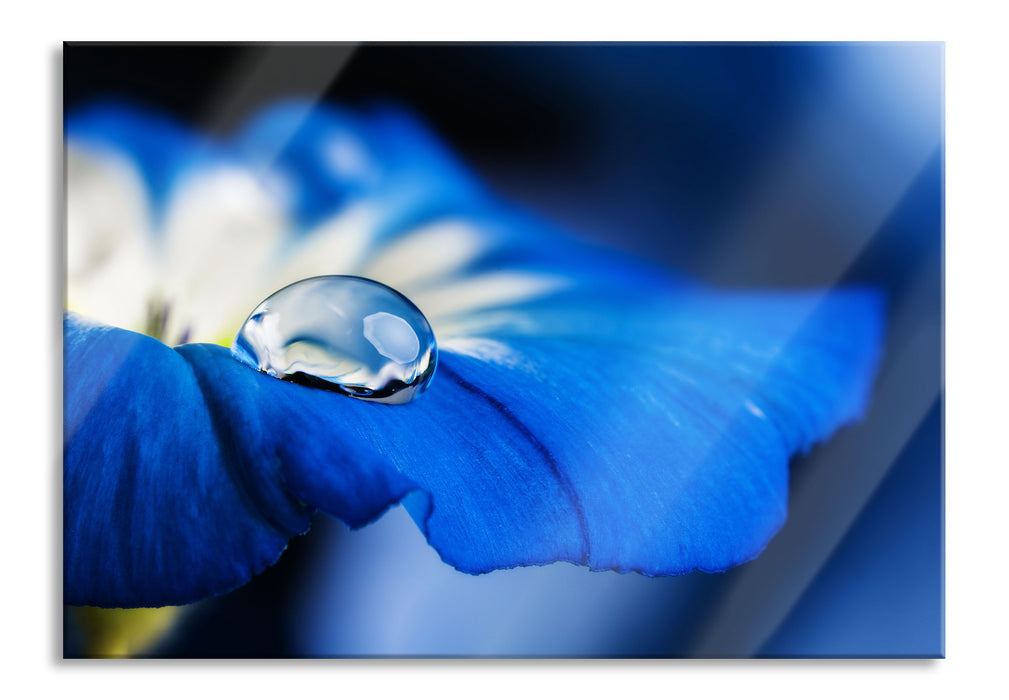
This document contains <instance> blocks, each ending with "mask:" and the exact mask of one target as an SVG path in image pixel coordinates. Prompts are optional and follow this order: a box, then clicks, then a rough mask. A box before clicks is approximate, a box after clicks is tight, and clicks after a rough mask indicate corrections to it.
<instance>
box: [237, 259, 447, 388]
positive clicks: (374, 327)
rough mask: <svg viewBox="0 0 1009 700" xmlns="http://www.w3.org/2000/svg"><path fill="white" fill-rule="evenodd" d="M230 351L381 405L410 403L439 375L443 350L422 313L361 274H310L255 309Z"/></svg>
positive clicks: (283, 374) (275, 371)
mask: <svg viewBox="0 0 1009 700" xmlns="http://www.w3.org/2000/svg"><path fill="white" fill-rule="evenodd" d="M231 352H232V354H233V355H234V356H235V357H236V358H238V359H239V360H241V361H242V362H244V363H245V364H247V365H249V366H251V367H255V368H256V369H258V370H259V371H261V372H266V373H267V374H269V375H270V376H273V377H278V378H280V379H286V380H288V381H291V382H295V383H298V384H304V385H306V386H312V387H318V388H322V389H328V390H330V391H337V392H339V393H341V394H346V395H347V396H353V397H354V398H358V399H365V400H368V401H378V402H381V403H407V402H408V401H412V400H413V399H415V398H417V397H418V396H420V395H421V394H422V393H423V392H424V391H425V390H426V389H427V387H428V384H430V382H431V378H432V377H433V376H434V370H435V366H436V365H437V362H438V348H437V345H436V344H435V339H434V333H433V332H432V331H431V326H430V324H428V322H427V319H426V318H424V315H423V314H422V313H421V312H420V310H419V309H418V308H417V307H416V306H414V305H413V303H412V302H411V301H410V300H409V299H407V298H406V297H404V296H403V295H402V294H400V293H399V292H397V291H395V290H393V289H390V288H389V287H386V286H385V285H384V284H380V283H378V282H375V281H372V280H369V279H365V278H363V277H347V276H337V275H333V276H329V277H312V278H310V279H306V280H302V281H300V282H295V283H294V284H292V285H289V286H287V287H284V288H283V289H281V290H280V291H279V292H275V293H274V294H273V295H271V296H270V297H268V298H267V299H266V300H265V301H263V303H261V304H260V305H259V306H257V307H256V308H255V309H254V310H253V312H252V313H251V314H249V318H248V319H246V321H245V323H244V324H242V327H241V329H240V330H239V331H238V334H237V335H236V336H235V340H234V342H233V343H232V344H231Z"/></svg>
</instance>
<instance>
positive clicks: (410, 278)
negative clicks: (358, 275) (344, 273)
mask: <svg viewBox="0 0 1009 700" xmlns="http://www.w3.org/2000/svg"><path fill="white" fill-rule="evenodd" d="M488 244H489V241H488V238H487V236H486V235H483V234H482V233H481V232H480V230H479V229H478V228H477V227H476V226H473V225H472V224H468V223H466V222H464V221H457V220H444V221H438V222H436V223H433V224H429V225H427V226H424V227H423V228H419V229H417V230H416V231H413V232H411V233H408V234H406V235H405V236H403V237H402V238H400V239H398V240H396V241H395V242H393V243H390V244H389V245H387V246H385V247H384V248H383V250H382V253H381V254H380V255H378V256H377V257H376V258H375V260H373V261H372V262H371V263H370V264H369V265H368V266H367V267H366V268H365V269H364V272H363V273H362V274H363V275H364V276H365V277H370V278H371V279H374V280H378V281H380V282H383V283H384V284H388V285H390V286H391V287H393V288H394V289H397V290H399V291H401V292H404V293H407V294H408V292H409V291H410V287H412V286H413V285H416V284H420V283H424V282H428V281H430V280H432V279H435V278H437V277H440V276H443V275H448V274H450V273H452V272H454V271H456V270H459V269H460V268H462V267H463V266H465V265H467V264H468V263H470V262H472V261H473V260H475V259H476V258H477V257H478V256H479V255H480V254H481V253H482V252H483V251H484V250H485V249H486V248H487V246H488ZM408 296H409V294H408Z"/></svg>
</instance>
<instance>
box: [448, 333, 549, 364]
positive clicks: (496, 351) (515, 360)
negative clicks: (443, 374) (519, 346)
mask: <svg viewBox="0 0 1009 700" xmlns="http://www.w3.org/2000/svg"><path fill="white" fill-rule="evenodd" d="M438 350H439V352H450V353H455V354H457V355H466V356H468V357H473V358H476V359H478V360H483V361H484V362H490V363H492V364H496V365H502V366H504V367H511V368H513V369H526V370H529V369H531V365H530V363H529V362H528V361H527V360H526V359H525V358H524V357H523V356H522V355H520V354H519V353H518V352H517V351H516V350H515V349H514V348H512V347H511V346H510V345H506V344H504V343H502V342H501V341H499V340H492V339H490V338H464V337H460V338H449V339H448V340H446V341H444V342H441V341H439V343H438Z"/></svg>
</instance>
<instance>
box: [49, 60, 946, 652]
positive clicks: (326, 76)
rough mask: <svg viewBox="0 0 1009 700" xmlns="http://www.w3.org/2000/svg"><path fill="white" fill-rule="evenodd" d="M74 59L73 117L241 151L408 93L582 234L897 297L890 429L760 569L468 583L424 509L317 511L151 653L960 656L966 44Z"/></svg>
mask: <svg viewBox="0 0 1009 700" xmlns="http://www.w3.org/2000/svg"><path fill="white" fill-rule="evenodd" d="M63 58H64V61H63V80H64V111H65V113H68V114H69V113H71V112H73V111H74V110H76V109H79V108H81V107H84V106H86V105H88V104H91V103H93V102H95V101H98V100H106V99H117V100H128V101H132V102H135V103H137V104H139V105H141V106H145V107H148V108H151V109H155V110H158V111H163V112H167V113H170V114H172V115H174V116H175V117H176V118H178V119H179V120H180V121H182V122H185V123H188V124H191V125H192V126H193V127H194V128H198V129H201V130H204V131H209V132H211V133H214V134H217V135H220V136H221V137H222V138H224V137H226V136H227V134H228V133H230V132H231V131H233V130H235V129H236V128H237V127H239V126H240V125H241V124H242V123H243V122H244V121H245V120H246V119H247V118H248V117H249V116H250V115H251V114H253V113H254V112H255V111H256V110H257V109H259V108H261V107H263V106H265V105H267V104H269V103H270V102H272V101H274V100H276V99H279V98H283V97H289V96H301V97H309V98H315V99H320V100H326V101H339V102H344V103H351V104H354V103H365V102H373V101H391V102H395V103H398V104H400V105H402V106H403V107H405V108H407V109H409V110H411V111H413V112H414V113H416V114H417V115H418V116H420V117H421V118H422V119H423V120H424V121H426V122H427V123H428V124H429V125H430V126H432V127H433V129H434V130H435V131H436V132H437V133H438V134H439V135H440V136H441V137H442V138H443V139H444V140H445V141H446V143H447V144H449V146H450V147H451V148H452V149H453V150H454V151H455V152H456V153H457V154H458V155H459V156H460V158H461V159H462V160H464V161H465V162H467V163H468V164H469V165H470V166H471V168H472V169H473V170H474V171H475V172H476V173H477V174H478V176H479V177H480V178H481V179H482V180H484V181H485V182H486V183H487V184H488V185H489V186H490V188H491V189H492V190H494V191H495V192H497V193H498V194H499V195H500V196H501V197H503V198H505V199H507V200H509V201H511V202H514V203H515V204H516V205H518V206H521V207H522V208H524V209H527V210H530V211H532V212H536V213H538V214H539V215H540V216H542V217H543V218H545V219H547V220H549V221H552V222H553V223H555V224H556V225H557V226H559V227H561V228H563V229H565V230H567V231H569V232H572V233H574V234H576V235H580V236H582V237H585V238H587V239H590V240H594V241H598V242H602V243H606V244H608V245H611V246H615V247H619V248H622V249H624V250H627V251H629V252H631V253H634V254H638V255H640V256H643V257H647V258H649V259H651V260H653V261H656V262H659V263H661V264H664V265H666V266H667V267H669V268H670V269H674V270H677V271H682V272H686V273H687V274H690V275H693V276H696V277H698V278H700V279H702V280H705V281H707V282H710V283H712V284H717V285H722V286H734V287H798V286H830V285H835V284H850V283H862V284H871V285H874V286H877V287H880V288H882V289H883V290H885V292H886V294H887V296H888V301H889V318H888V321H889V326H888V337H887V344H886V353H885V356H884V359H883V365H882V368H881V372H880V377H879V381H878V383H877V392H876V396H875V398H874V400H873V404H872V406H871V408H870V411H869V413H868V415H867V416H866V419H865V420H864V421H863V422H862V423H860V424H858V425H855V426H852V427H849V428H846V429H845V430H843V431H841V433H839V434H838V435H837V436H835V438H834V439H832V440H831V441H830V442H828V443H827V444H825V445H823V446H821V447H819V448H816V449H815V450H814V451H813V452H812V453H811V454H810V455H807V456H805V457H801V458H797V459H796V460H795V462H794V464H793V469H792V496H791V501H790V516H789V521H788V523H787V525H786V526H785V528H784V529H783V530H782V532H781V533H780V534H779V535H778V536H777V537H776V538H775V539H774V541H773V542H772V543H771V545H770V546H769V547H768V549H767V550H766V551H765V553H764V554H762V555H761V556H760V557H759V558H758V559H757V560H755V561H753V562H750V563H748V564H745V565H743V566H741V567H738V568H737V569H734V570H732V571H730V572H727V573H725V574H721V575H705V574H691V575H688V576H682V577H676V578H671V579H646V578H645V577H638V576H636V575H625V576H620V575H617V574H612V576H611V575H610V574H609V573H608V574H590V573H589V572H584V571H581V570H576V569H575V567H567V565H555V566H554V567H546V568H543V569H537V570H536V571H534V572H532V573H533V574H536V575H537V576H538V578H531V577H530V575H527V574H523V573H516V574H511V572H507V573H508V574H509V575H511V578H508V577H507V576H505V575H502V576H500V577H497V578H494V577H495V576H497V574H492V575H489V576H488V577H478V578H473V577H465V576H463V575H461V574H458V575H457V576H459V577H462V578H454V577H451V576H449V578H446V579H445V580H444V581H442V579H441V578H439V577H442V576H446V575H447V574H444V573H442V572H441V571H440V569H438V568H437V567H438V566H440V567H441V568H447V567H444V565H441V564H440V563H439V562H434V563H433V564H431V563H425V562H427V559H422V558H423V557H424V556H426V554H425V552H426V551H427V550H426V547H425V546H424V545H423V542H420V543H419V544H418V543H416V542H413V540H412V539H409V536H408V535H404V534H403V533H404V532H406V531H407V530H405V529H397V528H406V527H412V524H409V523H406V524H405V525H403V524H400V525H396V523H398V522H399V521H398V520H397V516H392V515H391V516H387V519H388V520H389V523H392V524H383V522H381V521H380V522H379V523H377V524H376V525H373V526H370V527H369V528H366V529H365V530H363V531H360V532H358V533H349V532H348V531H347V530H346V528H343V527H342V525H340V524H339V523H335V522H333V521H329V520H326V519H317V523H316V527H314V528H313V532H312V533H311V534H310V535H309V536H307V537H301V538H296V539H295V541H294V542H292V545H291V547H290V548H289V550H288V552H287V553H285V555H284V557H283V558H282V560H281V562H280V564H278V565H277V566H276V567H274V568H273V569H271V570H269V571H267V572H266V573H265V574H263V575H262V576H260V577H258V578H256V579H255V580H254V581H253V582H252V583H251V584H250V585H248V586H246V587H244V588H242V589H240V590H238V591H236V592H235V593H232V594H230V595H227V596H222V597H220V598H217V599H214V600H212V601H208V602H205V603H201V604H199V605H197V606H194V607H192V608H191V609H189V610H187V611H186V613H185V614H184V615H183V616H182V617H181V618H180V621H179V622H178V624H176V625H175V628H174V630H173V631H172V632H171V633H169V634H168V635H167V636H166V637H165V638H164V639H163V641H162V642H161V643H160V644H159V645H157V646H156V647H155V648H153V649H152V651H151V652H150V653H151V654H152V655H158V656H290V655H313V656H320V655H321V656H327V655H356V654H404V653H406V654H449V655H467V654H489V655H528V654H533V655H536V654H541V655H565V656H569V655H602V656H668V655H673V656H683V655H685V656H694V655H700V656H740V655H742V656H753V655H757V656H761V655H762V656H809V655H812V656H819V655H827V656H832V655H833V656H838V655H839V656H893V655H896V656H937V655H941V654H942V653H943V648H944V647H943V643H944V642H943V639H944V635H943V619H944V618H943V505H942V499H943V461H942V434H943V411H942V407H943V401H942V389H943V360H942V346H943V331H942V328H943V321H942V300H943V292H942V280H943V273H942V251H943V172H944V171H943V134H944V131H943V99H944V98H943V65H944V63H943V62H944V47H943V45H942V44H935V43H931V44H906V43H905V44H864V43H850V44H763V43H758V44H560V45H552V44H478V45H467V44H448V45H440V44H408V45H404V44H324V45H315V44H297V45H283V44H276V45H275V44H270V45H204V44H188V45H150V44H148V45H122V44H113V45H108V44H106V45H89V44H68V45H65V47H64V57H63ZM383 528H384V529H383ZM383 538H384V539H383ZM408 539H409V541H407V540H408ZM411 547H412V548H413V549H409V548H411ZM397 548H404V549H402V550H401V549H397ZM408 549H409V552H408V551H407V550H408ZM386 550H391V553H389V554H385V555H383V554H382V552H383V551H386ZM414 552H416V553H417V554H416V556H417V557H421V559H417V560H416V561H414V559H413V558H412V557H413V556H414V554H413V553H414ZM382 556H388V557H392V556H397V557H399V561H400V562H407V561H410V562H414V563H413V564H412V565H411V568H398V569H397V568H395V566H394V565H393V564H391V563H390V564H388V566H386V565H385V564H382V565H379V564H375V562H376V561H378V560H379V559H380V558H381V557H382ZM320 562H324V563H320ZM404 566H405V565H404ZM390 567H392V568H390ZM428 567H429V568H428ZM568 569H570V570H571V572H568ZM537 572H540V573H537ZM558 572H560V573H558ZM502 573H504V572H502ZM451 574H455V572H451ZM520 576H524V578H522V579H521V580H520V579H519V577H520ZM334 577H335V578H334ZM355 577H357V578H359V579H361V581H362V583H360V584H358V585H357V586H356V587H355V585H354V584H353V583H348V582H347V580H348V578H350V579H353V578H355ZM337 579H338V580H337ZM481 579H485V580H484V581H481ZM306 581H309V582H311V583H310V584H306V583H305V582H306ZM432 581H438V582H439V583H438V585H434V584H432V583H431V582H432ZM425 582H427V583H425ZM474 582H478V583H474ZM306 586H307V587H306ZM516 590H520V591H521V596H520V597H514V596H515V595H516V594H515V591H516ZM495 596H503V598H502V599H504V598H507V599H509V600H510V601H511V604H510V607H507V611H506V612H501V611H500V610H499V611H497V612H495V611H494V610H493V609H492V608H495V607H498V608H500V599H496V598H495ZM508 596H513V597H512V598H508ZM559 596H566V597H564V598H563V599H564V600H565V604H558V600H561V597H559ZM568 601H570V602H568ZM481 606H483V607H481ZM371 607H374V608H385V612H384V613H383V612H382V611H381V610H377V611H376V612H375V613H374V615H371V616H369V614H367V613H362V612H361V611H362V610H363V609H370V608H371ZM460 610H465V611H468V613H467V614H460V613H459V611H460ZM603 610H610V611H611V612H609V613H605V614H604V613H603ZM613 610H617V611H619V614H615V613H613V612H612V611H613ZM389 611H396V615H397V616H398V618H397V620H396V621H395V623H394V625H395V629H396V633H395V635H393V634H391V633H388V631H387V628H389V625H391V624H393V623H390V622H389V620H388V619H386V618H387V617H388V615H389V614H390V613H389ZM383 614H384V615H385V617H383ZM506 614H507V616H508V619H507V620H504V619H503V618H504V616H505V615H506ZM593 615H595V618H593V619H594V620H595V621H594V622H591V623H590V622H586V621H585V619H584V618H585V617H586V616H593ZM67 620H68V622H67V624H66V625H65V654H66V655H67V656H73V655H76V654H78V653H81V647H80V636H79V630H78V629H77V627H76V626H75V623H74V619H73V616H72V615H68V616H67ZM383 626H385V627H383ZM383 629H386V632H383ZM383 635H384V636H383ZM488 640H491V641H488Z"/></svg>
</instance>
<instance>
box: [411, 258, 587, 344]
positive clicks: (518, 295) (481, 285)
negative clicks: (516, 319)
mask: <svg viewBox="0 0 1009 700" xmlns="http://www.w3.org/2000/svg"><path fill="white" fill-rule="evenodd" d="M571 284H572V281H571V280H570V279H568V278H566V277H560V276H556V275H544V274H537V273H533V272H516V271H502V272H490V273H487V274H483V275H478V276H475V277H467V278H464V279H460V280H458V281H455V282H451V283H449V284H446V285H443V286H440V287H436V288H432V289H428V290H424V291H421V292H418V293H417V294H415V295H413V296H411V300H412V301H413V303H414V304H416V305H417V307H418V308H420V310H421V311H423V312H424V315H425V316H427V318H428V320H431V321H432V324H433V323H434V322H435V321H434V319H438V318H439V317H441V318H444V317H447V316H454V315H457V314H462V313H471V312H475V311H480V310H482V309H490V308H494V307H498V306H506V305H508V304H517V303H521V302H525V301H530V300H532V299H536V298H539V297H544V296H546V295H548V294H552V293H554V292H556V291H559V290H561V289H564V288H565V287H568V286H570V285H571ZM435 331H436V332H437V328H435Z"/></svg>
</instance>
